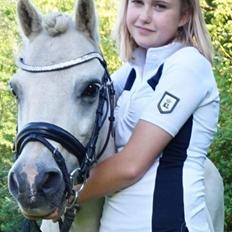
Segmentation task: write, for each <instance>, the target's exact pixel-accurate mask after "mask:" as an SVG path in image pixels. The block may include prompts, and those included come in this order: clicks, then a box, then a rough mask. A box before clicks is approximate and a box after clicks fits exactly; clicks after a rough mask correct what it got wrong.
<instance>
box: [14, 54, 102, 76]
mask: <svg viewBox="0 0 232 232" xmlns="http://www.w3.org/2000/svg"><path fill="white" fill-rule="evenodd" d="M95 58H97V59H99V60H100V61H101V63H104V59H103V57H102V55H101V54H100V53H98V52H90V53H88V54H86V55H83V56H80V57H78V58H76V59H73V60H69V61H65V62H62V63H58V64H52V65H45V66H33V65H28V64H25V63H24V60H23V58H22V57H20V58H18V59H17V60H16V65H17V66H18V67H19V68H21V69H22V70H24V71H27V72H52V71H58V70H62V69H66V68H70V67H72V66H75V65H77V64H81V63H84V62H87V61H89V60H92V59H95Z"/></svg>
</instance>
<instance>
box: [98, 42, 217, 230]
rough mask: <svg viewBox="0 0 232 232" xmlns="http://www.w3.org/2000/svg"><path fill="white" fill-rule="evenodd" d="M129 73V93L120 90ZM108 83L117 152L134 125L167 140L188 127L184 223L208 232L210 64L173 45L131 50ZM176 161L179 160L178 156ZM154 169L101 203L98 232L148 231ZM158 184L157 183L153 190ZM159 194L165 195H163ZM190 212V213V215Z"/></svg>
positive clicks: (212, 126)
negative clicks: (144, 124)
mask: <svg viewBox="0 0 232 232" xmlns="http://www.w3.org/2000/svg"><path fill="white" fill-rule="evenodd" d="M162 63H164V66H163V71H162V76H161V78H160V79H159V81H158V84H157V85H156V86H155V90H154V89H153V88H152V87H151V86H150V85H149V84H148V82H147V81H148V80H149V79H151V78H152V77H153V76H154V75H155V74H156V72H157V70H158V68H159V67H160V65H161V64H162ZM132 68H134V69H135V72H136V78H135V81H134V83H133V86H132V88H131V89H130V91H128V90H124V86H125V84H126V81H127V77H128V75H129V74H130V72H131V70H132ZM112 79H113V81H114V85H115V90H116V96H117V97H119V99H118V101H117V106H116V109H115V117H116V122H115V135H116V138H115V142H116V147H117V148H118V149H122V148H123V147H124V146H125V145H126V144H127V142H128V140H129V138H130V136H131V134H132V131H133V129H134V127H135V126H136V124H137V123H138V120H139V119H143V120H146V121H149V122H151V123H153V124H155V125H157V126H159V127H161V128H162V129H164V130H165V131H166V132H168V133H169V134H170V135H172V136H173V137H175V136H176V135H178V133H179V132H180V130H181V128H182V127H183V125H184V124H185V123H186V122H188V123H187V124H188V125H187V126H186V128H187V130H186V131H187V132H186V133H188V138H189V139H188V141H187V147H186V151H185V153H186V157H184V158H183V168H182V169H183V171H182V173H183V175H182V176H181V177H178V178H181V181H180V182H181V183H182V185H183V187H182V186H180V189H182V188H183V189H184V194H183V202H184V206H183V207H184V220H185V222H186V224H187V227H188V229H189V231H194V232H197V231H202V232H203V231H210V229H209V225H208V224H207V220H206V219H205V220H204V218H206V216H205V215H206V211H205V201H204V198H203V197H202V196H203V195H204V184H203V180H204V170H203V165H204V160H205V157H206V155H207V150H208V147H209V145H210V143H211V142H212V139H213V136H214V134H215V132H216V128H217V121H218V112H219V94H218V90H217V86H216V82H215V79H214V76H213V73H212V68H211V65H210V63H209V62H208V61H207V60H206V59H205V58H204V57H203V56H202V55H201V54H200V53H199V52H198V51H197V50H196V49H195V48H193V47H183V45H182V44H180V43H176V42H175V43H172V44H169V45H167V46H164V47H160V48H150V49H148V51H147V54H146V53H145V51H143V50H142V49H137V50H136V51H135V60H134V61H133V62H131V63H126V64H125V65H124V66H122V68H120V69H119V70H118V71H117V72H116V73H114V74H113V76H112ZM190 130H191V131H190ZM183 133H185V132H182V134H183ZM182 136H183V135H182ZM184 139H185V138H184ZM154 142H155V141H154ZM184 142H186V141H184ZM174 148H175V146H174ZM174 153H175V152H174ZM170 154H171V155H170ZM162 156H163V158H164V159H166V160H167V159H168V158H171V159H172V158H173V157H172V152H171V153H170V152H169V155H168V156H167V157H168V158H165V157H166V156H165V155H164V154H161V157H162ZM161 159H162V158H161ZM177 159H180V160H181V159H182V158H181V156H179V154H178V155H177ZM178 162H179V161H178ZM181 162H182V161H181ZM159 166H160V158H158V159H157V161H156V162H155V163H154V164H153V166H152V167H151V168H150V169H149V170H148V171H147V173H146V174H145V175H144V177H143V178H142V179H140V180H139V181H138V182H137V183H136V184H134V185H133V186H130V187H128V188H126V189H124V190H123V191H120V192H118V193H116V194H114V195H113V196H111V197H108V198H107V199H106V203H105V207H104V212H103V217H102V220H101V230H100V231H101V232H111V231H112V232H113V231H115V232H119V231H120V232H127V231H128V232H129V231H133V232H151V231H152V223H154V219H153V216H152V215H153V214H154V207H155V206H154V202H155V200H154V196H155V195H154V190H155V185H156V184H155V183H157V182H156V181H157V180H156V178H157V168H158V167H159ZM182 169H181V170H182ZM159 175H162V174H159ZM170 182H171V181H170ZM160 184H161V185H162V182H160V183H159V185H158V184H157V186H160ZM167 186H168V185H167ZM157 188H158V187H157ZM159 188H163V187H159ZM170 190H171V189H170ZM155 191H156V190H155ZM162 191H164V193H165V191H167V192H168V191H169V190H168V189H166V190H162ZM173 191H174V190H173ZM178 191H179V190H178ZM174 193H175V192H174ZM161 195H162V192H161ZM159 201H160V200H159V199H158V202H159ZM164 204H165V203H164ZM158 210H159V209H158ZM158 210H157V211H158ZM173 210H175V209H173ZM193 210H195V211H196V212H195V213H194V214H193ZM170 212H171V210H170ZM164 213H165V211H164ZM161 214H162V213H161ZM161 219H162V218H161ZM155 223H156V222H155ZM153 227H154V225H153Z"/></svg>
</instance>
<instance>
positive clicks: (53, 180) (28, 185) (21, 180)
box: [9, 168, 65, 213]
mask: <svg viewBox="0 0 232 232" xmlns="http://www.w3.org/2000/svg"><path fill="white" fill-rule="evenodd" d="M30 171H31V170H30ZM64 189H65V184H64V181H63V176H62V173H61V172H60V170H58V169H57V170H56V169H51V170H48V169H47V170H46V169H45V170H42V171H41V170H40V171H39V172H37V174H36V175H35V174H34V172H29V171H28V172H24V171H22V170H21V171H20V170H19V168H15V169H13V170H12V171H11V172H10V173H9V190H10V192H11V194H12V195H13V197H14V198H15V199H16V200H17V201H18V202H19V204H20V205H21V207H22V208H23V210H27V209H30V210H33V209H36V208H41V205H44V208H47V210H48V211H50V210H51V208H52V207H54V206H57V205H60V204H61V201H62V192H63V193H64ZM50 203H51V204H50ZM49 205H50V207H48V206H49ZM46 213H47V212H46Z"/></svg>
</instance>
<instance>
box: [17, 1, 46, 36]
mask: <svg viewBox="0 0 232 232" xmlns="http://www.w3.org/2000/svg"><path fill="white" fill-rule="evenodd" d="M17 13H18V19H19V22H20V25H21V28H22V31H23V33H24V34H25V36H26V37H28V38H29V37H31V36H35V35H37V34H38V33H39V32H40V31H41V30H42V17H41V16H40V14H39V13H38V11H37V10H36V8H35V7H34V6H33V5H32V4H31V2H30V1H29V0H18V4H17Z"/></svg>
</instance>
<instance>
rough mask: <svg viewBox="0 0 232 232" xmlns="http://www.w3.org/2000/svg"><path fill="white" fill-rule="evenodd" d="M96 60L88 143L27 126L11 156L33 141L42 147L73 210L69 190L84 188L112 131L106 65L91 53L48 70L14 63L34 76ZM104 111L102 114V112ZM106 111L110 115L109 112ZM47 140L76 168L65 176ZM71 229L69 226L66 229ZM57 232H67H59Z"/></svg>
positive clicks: (41, 125) (53, 129)
mask: <svg viewBox="0 0 232 232" xmlns="http://www.w3.org/2000/svg"><path fill="white" fill-rule="evenodd" d="M93 59H97V60H98V61H99V62H100V64H101V65H102V66H103V68H104V70H105V73H104V76H103V78H102V82H101V87H100V90H99V103H98V108H97V111H96V119H95V123H94V128H93V131H92V135H91V137H90V140H89V142H88V143H87V145H86V146H84V145H83V144H82V143H81V142H80V141H79V140H78V139H77V138H75V136H73V135H72V134H70V133H69V132H68V131H66V130H65V129H63V128H61V127H59V126H57V125H54V124H51V123H47V122H31V123H28V124H27V125H25V127H24V128H23V129H22V130H21V131H20V132H19V133H18V135H17V136H16V140H15V154H16V159H17V158H18V157H19V156H20V154H21V152H22V150H23V148H24V147H25V146H26V144H27V143H29V142H32V141H36V142H39V143H41V144H43V145H44V146H45V147H46V148H48V150H49V151H50V152H51V153H52V156H53V158H54V160H55V161H56V163H57V165H58V166H59V168H60V170H61V171H62V174H63V178H64V182H65V194H66V198H67V199H70V198H71V199H72V201H71V204H70V205H69V208H70V207H71V208H72V207H73V206H74V204H75V202H76V197H77V196H76V193H75V192H74V190H73V186H74V185H75V184H84V182H85V180H86V179H87V178H88V175H89V171H90V168H91V166H92V165H93V164H94V163H96V162H97V160H98V159H99V158H100V157H101V155H102V154H103V152H104V150H105V148H106V146H107V143H108V141H109V138H110V133H111V131H112V127H113V121H114V112H113V111H114V88H113V84H112V81H111V79H110V76H109V72H108V70H107V66H106V62H105V60H104V58H103V57H102V56H101V55H100V54H99V53H97V52H91V53H88V54H86V55H84V56H81V57H78V58H77V59H74V60H71V61H67V62H63V63H60V64H55V65H49V66H41V67H40V66H31V65H27V64H25V63H24V61H23V59H22V58H20V59H19V60H18V61H17V63H16V64H17V66H18V67H19V68H21V69H22V70H24V71H27V72H32V73H38V72H52V71H59V70H63V69H67V68H71V67H73V66H76V65H79V64H82V63H85V62H88V61H90V60H93ZM105 109H106V110H105ZM109 111H110V112H109ZM108 113H109V122H110V123H109V128H108V134H107V138H106V141H105V143H104V146H103V147H102V149H101V151H100V153H99V154H96V152H95V148H96V144H97V139H98V135H99V132H100V129H101V127H102V125H103V124H104V122H105V120H106V119H107V115H108ZM49 140H52V141H55V142H57V143H59V144H60V145H61V146H62V147H63V148H65V149H66V150H67V151H68V152H70V153H71V154H73V155H74V156H75V157H76V158H77V160H78V162H79V166H80V167H78V168H76V169H75V170H73V171H72V173H71V174H69V173H68V170H67V167H66V164H65V160H64V158H63V156H62V154H61V153H60V152H59V150H58V149H57V148H56V147H54V146H53V145H52V144H51V143H50V142H49ZM70 226H71V225H70ZM61 231H68V230H66V229H63V230H61Z"/></svg>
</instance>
